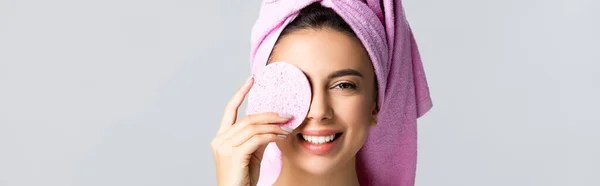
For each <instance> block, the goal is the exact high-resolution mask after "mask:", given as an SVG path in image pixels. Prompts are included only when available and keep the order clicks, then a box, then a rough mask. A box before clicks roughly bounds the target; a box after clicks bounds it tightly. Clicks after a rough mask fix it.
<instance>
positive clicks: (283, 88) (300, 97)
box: [246, 62, 312, 129]
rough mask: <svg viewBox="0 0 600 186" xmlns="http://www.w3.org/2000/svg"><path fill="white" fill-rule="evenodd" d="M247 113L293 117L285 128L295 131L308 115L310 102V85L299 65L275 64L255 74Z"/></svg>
mask: <svg viewBox="0 0 600 186" xmlns="http://www.w3.org/2000/svg"><path fill="white" fill-rule="evenodd" d="M247 96H248V107H247V110H246V114H256V113H262V112H277V113H283V114H291V115H293V118H292V119H291V120H289V121H288V122H286V123H283V124H282V126H284V127H288V128H291V129H296V128H297V127H298V126H300V124H302V122H303V121H304V119H305V118H306V115H307V114H308V110H309V108H310V102H311V98H312V96H311V89H310V83H309V81H308V79H307V77H306V76H305V75H304V73H303V72H302V71H301V70H300V69H298V68H297V67H296V66H294V65H292V64H288V63H284V62H274V63H271V64H269V65H267V66H265V67H264V68H263V69H262V70H261V71H260V72H257V73H255V74H254V84H253V85H252V88H251V89H250V91H249V92H248V95H247Z"/></svg>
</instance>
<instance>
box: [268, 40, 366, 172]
mask: <svg viewBox="0 0 600 186" xmlns="http://www.w3.org/2000/svg"><path fill="white" fill-rule="evenodd" d="M279 61H281V62H287V63H290V64H293V65H295V66H296V67H298V68H299V69H301V70H302V71H303V72H304V73H305V74H306V76H307V77H308V79H309V81H310V83H311V88H312V102H311V105H310V110H309V112H308V115H307V116H306V119H305V121H304V122H303V123H302V125H301V126H300V127H298V128H297V129H296V130H294V132H293V133H292V134H290V136H289V137H288V138H287V139H285V140H282V141H280V142H278V143H277V146H278V147H279V149H280V150H281V151H282V153H283V157H284V166H286V167H289V166H293V167H295V168H296V169H297V168H299V169H300V170H303V171H305V172H307V173H310V174H321V175H323V174H327V173H331V172H332V171H337V170H339V169H346V168H352V169H354V167H353V166H354V165H355V164H354V160H355V158H354V157H355V155H356V153H357V152H358V150H360V148H361V147H362V146H363V144H364V142H365V140H366V137H367V134H368V128H369V126H373V125H375V124H376V123H377V120H376V116H377V110H376V99H375V96H376V92H375V86H376V85H375V79H374V78H375V75H374V71H373V67H372V65H371V62H370V59H369V56H368V54H367V52H366V50H365V49H364V48H363V46H362V44H361V42H360V40H358V39H357V38H355V37H351V36H349V35H347V34H346V33H343V32H339V31H336V30H333V29H329V28H323V29H307V30H299V31H295V32H292V33H289V34H288V35H286V36H284V37H282V38H281V39H280V40H279V42H278V44H277V46H276V47H275V48H274V51H273V53H272V56H271V59H270V60H269V63H271V62H279ZM347 166H352V167H347Z"/></svg>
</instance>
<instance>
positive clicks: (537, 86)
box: [0, 0, 600, 186]
mask: <svg viewBox="0 0 600 186" xmlns="http://www.w3.org/2000/svg"><path fill="white" fill-rule="evenodd" d="M404 3H405V9H406V11H407V14H408V17H409V20H410V22H411V24H412V27H413V29H414V31H415V34H416V37H417V39H418V42H419V46H420V48H421V53H422V55H423V60H424V64H425V69H426V72H427V76H428V80H429V84H430V86H431V94H432V97H433V100H434V105H435V106H434V108H433V109H432V110H431V112H429V113H428V114H427V115H426V116H424V117H423V118H422V119H420V120H419V122H420V123H419V135H420V138H419V164H418V171H417V185H419V186H438V185H449V186H467V185H468V186H482V185H485V186H488V185H489V186H504V185H519V186H521V185H522V186H529V185H536V186H554V185H556V186H565V185H573V186H580V185H589V186H592V185H594V186H597V185H600V178H599V177H598V175H599V174H600V160H598V157H600V147H599V146H600V145H599V144H598V143H599V142H600V135H598V134H597V131H599V130H600V119H599V118H598V111H599V109H598V105H600V98H598V95H600V86H599V85H600V65H599V64H598V62H600V52H599V51H600V44H599V43H600V37H599V36H598V35H599V34H598V33H600V13H599V12H600V3H599V1H596V0H560V1H559V0H544V1H542V0H503V1H498V0H496V1H489V0H488V1H481V0H453V1H443V0H405V2H404ZM258 9H259V1H258V0H253V1H250V0H243V1H242V0H237V1H233V0H229V1H227V0H218V1H200V0H196V1H190V0H151V1H142V0H137V1H136V0H118V1H117V0H104V1H75V0H71V1H67V0H54V1H42V0H0V186H107V185H111V186H146V185H148V186H151V185H161V186H166V185H175V186H186V185H215V178H214V177H215V173H214V164H213V162H212V154H211V152H210V148H209V142H210V140H211V139H212V137H213V136H214V134H215V132H216V130H217V126H218V125H219V120H220V116H221V114H222V110H223V106H224V104H225V103H226V102H227V100H229V98H230V96H231V95H232V94H233V92H234V91H235V90H236V89H237V88H238V87H239V86H240V85H241V84H242V82H243V81H244V80H245V79H246V78H247V76H248V75H249V69H248V68H249V64H248V58H249V57H248V56H249V49H250V48H249V47H250V46H249V39H250V38H249V36H250V28H251V26H252V24H253V23H254V21H255V19H256V16H257V13H258Z"/></svg>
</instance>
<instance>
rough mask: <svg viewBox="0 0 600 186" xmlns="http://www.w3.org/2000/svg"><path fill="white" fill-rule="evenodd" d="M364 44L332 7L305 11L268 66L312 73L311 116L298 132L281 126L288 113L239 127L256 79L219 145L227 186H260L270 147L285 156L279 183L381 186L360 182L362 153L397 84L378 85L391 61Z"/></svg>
mask: <svg viewBox="0 0 600 186" xmlns="http://www.w3.org/2000/svg"><path fill="white" fill-rule="evenodd" d="M259 19H260V18H259ZM361 38H363V40H365V39H364V36H363V37H361ZM361 38H359V37H358V36H357V33H356V32H354V31H353V29H352V27H351V26H350V25H349V24H348V23H347V22H346V21H345V20H344V18H342V17H341V16H340V15H339V14H338V13H336V11H335V10H333V9H332V8H328V7H325V6H323V5H321V4H320V3H318V2H315V3H311V4H308V5H307V6H305V7H303V8H302V9H301V10H300V12H299V13H298V15H297V17H295V18H294V19H293V21H291V22H290V23H289V24H288V25H286V26H285V28H284V29H283V30H282V31H281V33H280V35H279V37H277V40H276V43H275V44H274V46H273V49H272V52H270V55H269V57H268V60H267V64H268V63H271V62H275V61H284V62H287V63H290V64H293V65H295V66H296V67H298V68H299V69H301V70H302V71H303V72H304V73H305V74H306V76H307V77H308V79H309V81H310V84H311V89H312V101H311V105H310V109H309V112H308V114H307V117H306V118H305V120H304V122H303V123H302V125H300V126H299V127H298V128H297V129H295V130H290V129H287V128H281V127H279V126H278V124H280V123H284V122H286V121H287V120H288V119H289V118H290V115H289V114H287V113H260V114H254V115H247V116H245V117H243V118H241V119H239V120H237V121H236V115H237V109H238V108H239V106H240V105H241V103H242V101H243V100H244V97H245V95H246V94H247V93H248V91H249V89H250V87H251V86H252V83H253V79H252V78H250V79H249V80H248V81H247V82H246V83H245V84H244V85H243V86H242V87H241V88H240V89H239V90H238V92H237V93H236V94H235V95H234V97H233V98H232V99H231V101H230V102H229V103H228V104H227V106H226V110H225V113H224V116H223V119H222V123H221V127H220V129H219V131H218V134H217V136H216V137H215V138H214V140H213V141H212V144H211V145H212V149H213V152H214V156H215V162H216V166H217V177H218V178H217V179H218V184H219V185H236V186H237V185H244V186H245V185H256V183H257V181H258V179H259V176H261V177H262V176H264V175H259V173H260V172H261V171H260V169H261V167H260V166H261V160H262V158H263V153H264V150H265V147H266V145H267V144H268V143H270V142H275V143H276V144H277V147H278V148H279V150H280V151H281V154H282V156H283V158H282V167H281V171H280V173H279V174H278V175H277V179H276V180H275V181H274V183H273V184H272V185H347V186H351V185H360V184H361V182H362V183H366V184H372V183H376V182H368V183H367V182H365V180H368V179H369V178H367V177H361V176H360V175H361V171H364V170H358V169H360V168H365V167H364V166H365V165H362V164H361V165H359V164H360V163H361V162H359V161H358V160H357V157H358V156H357V155H358V154H359V151H360V150H361V148H363V145H364V144H365V142H366V140H367V136H368V135H369V133H370V132H369V130H370V129H371V127H373V126H376V125H378V124H379V123H378V116H379V110H380V108H381V107H382V106H384V107H388V106H387V105H385V104H384V105H381V104H383V103H387V102H382V100H380V98H382V97H383V95H386V94H387V93H386V94H384V93H381V92H379V91H378V90H379V88H381V87H384V88H385V86H387V85H388V84H390V85H392V86H393V85H394V83H393V82H391V81H390V82H389V83H381V82H380V81H378V79H380V80H385V79H386V78H385V77H378V76H377V75H376V74H377V73H376V72H378V69H377V68H379V70H381V68H380V66H378V65H374V64H375V63H374V62H373V61H372V59H378V60H382V59H384V58H386V57H379V58H376V57H373V56H375V55H376V54H373V53H375V52H369V50H368V48H366V47H365V45H363V43H362V42H361ZM390 48H392V47H390ZM371 51H372V50H371ZM370 53H371V54H370ZM380 56H386V55H380ZM389 68H390V69H392V67H389ZM390 73H393V72H392V71H390ZM379 74H383V73H379ZM378 83H379V85H378ZM386 96H387V95H386ZM388 97H391V98H394V95H390V96H388ZM426 97H427V98H428V95H427V96H426ZM427 100H429V99H427ZM389 102H393V101H389ZM378 103H379V104H378ZM406 103H407V104H410V103H409V102H406ZM413 107H414V105H413ZM423 108H424V107H423ZM427 109H428V108H426V109H425V110H427ZM387 110H393V109H387ZM404 112H405V113H404V114H406V113H407V112H408V111H404ZM421 112H423V111H421ZM396 115H402V113H396ZM418 115H422V114H417V116H418ZM417 116H414V117H413V118H416V117H417ZM263 168H264V167H263ZM398 171H400V170H398ZM409 175H410V173H409ZM413 177H414V176H413ZM393 179H395V178H393ZM382 183H383V182H382ZM388 183H389V182H388ZM366 184H365V185H366ZM395 185H400V183H397V184H395Z"/></svg>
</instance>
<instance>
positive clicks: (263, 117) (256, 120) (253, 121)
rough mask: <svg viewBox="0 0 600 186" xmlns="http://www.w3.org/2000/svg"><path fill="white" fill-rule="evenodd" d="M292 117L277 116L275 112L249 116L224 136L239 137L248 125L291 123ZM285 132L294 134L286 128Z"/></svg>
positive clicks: (223, 134)
mask: <svg viewBox="0 0 600 186" xmlns="http://www.w3.org/2000/svg"><path fill="white" fill-rule="evenodd" d="M291 117H292V116H290V115H287V114H277V113H275V112H265V113H259V114H252V115H247V116H244V117H243V118H242V119H240V120H239V121H238V122H237V123H236V124H235V125H233V126H232V127H230V128H229V129H228V130H227V131H225V132H223V133H222V136H223V138H224V139H229V138H231V137H232V136H234V135H238V133H240V131H241V130H243V129H244V128H246V126H248V125H276V124H280V123H285V122H287V121H289V120H290V119H291ZM283 130H286V131H288V132H292V129H289V128H284V129H283Z"/></svg>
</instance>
